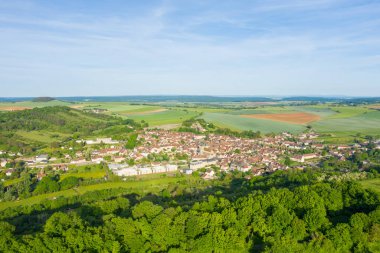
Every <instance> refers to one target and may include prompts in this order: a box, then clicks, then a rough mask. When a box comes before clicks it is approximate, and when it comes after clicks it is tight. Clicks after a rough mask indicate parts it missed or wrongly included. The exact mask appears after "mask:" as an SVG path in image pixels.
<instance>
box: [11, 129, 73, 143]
mask: <svg viewBox="0 0 380 253" xmlns="http://www.w3.org/2000/svg"><path fill="white" fill-rule="evenodd" d="M16 134H17V135H18V136H21V137H22V138H24V139H27V140H30V141H34V142H42V143H52V142H55V141H62V140H63V139H65V138H67V137H68V136H70V135H69V134H64V133H57V132H49V131H22V130H18V131H17V132H16Z"/></svg>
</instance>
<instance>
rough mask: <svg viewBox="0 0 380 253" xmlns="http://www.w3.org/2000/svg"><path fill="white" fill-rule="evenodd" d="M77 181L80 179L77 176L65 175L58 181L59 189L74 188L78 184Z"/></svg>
mask: <svg viewBox="0 0 380 253" xmlns="http://www.w3.org/2000/svg"><path fill="white" fill-rule="evenodd" d="M79 182H80V180H79V178H77V177H73V176H70V177H66V178H64V179H63V180H62V181H61V183H60V185H61V190H66V189H71V188H74V187H76V186H78V185H79Z"/></svg>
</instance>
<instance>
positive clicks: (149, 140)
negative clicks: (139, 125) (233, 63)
mask: <svg viewBox="0 0 380 253" xmlns="http://www.w3.org/2000/svg"><path fill="white" fill-rule="evenodd" d="M292 137H293V136H292V135H291V134H288V133H283V134H281V135H277V136H275V137H266V138H261V139H245V138H239V137H233V136H225V135H216V134H209V135H196V134H193V133H182V132H172V131H165V130H148V131H146V132H145V133H143V134H140V135H139V139H140V140H141V141H142V145H141V146H139V147H138V148H136V149H135V150H134V154H133V156H134V158H135V159H139V158H143V157H145V156H147V155H148V154H152V153H160V152H164V153H169V154H170V153H176V152H179V153H183V154H186V155H187V156H188V157H189V158H190V161H189V164H188V168H187V170H186V173H191V171H195V170H198V169H200V168H204V167H208V166H215V167H218V168H220V169H221V170H222V171H231V170H238V171H242V172H252V173H253V174H254V175H260V174H263V173H264V172H273V171H276V170H279V169H286V166H284V165H282V164H280V163H279V160H280V158H281V157H282V156H284V154H285V152H289V151H290V152H292V150H293V151H294V150H295V151H297V150H301V149H306V148H309V147H313V148H316V147H317V146H316V145H320V144H318V143H316V142H315V141H313V139H315V138H316V137H317V135H316V134H305V135H304V136H302V138H298V141H287V140H288V139H289V138H292ZM309 157H311V155H308V156H306V155H305V157H303V158H302V162H303V161H304V160H305V159H308V158H309ZM314 157H317V155H315V154H314Z"/></svg>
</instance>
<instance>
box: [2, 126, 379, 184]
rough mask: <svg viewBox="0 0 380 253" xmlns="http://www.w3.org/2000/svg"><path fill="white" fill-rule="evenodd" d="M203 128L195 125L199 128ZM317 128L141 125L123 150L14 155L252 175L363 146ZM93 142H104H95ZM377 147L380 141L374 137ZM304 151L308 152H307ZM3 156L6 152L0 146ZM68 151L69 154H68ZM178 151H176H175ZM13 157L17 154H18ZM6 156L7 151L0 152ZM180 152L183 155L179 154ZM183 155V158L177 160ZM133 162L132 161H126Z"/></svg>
mask: <svg viewBox="0 0 380 253" xmlns="http://www.w3.org/2000/svg"><path fill="white" fill-rule="evenodd" d="M201 130H202V129H199V132H202V131H201ZM317 137H318V135H317V134H315V133H305V134H301V135H299V136H294V135H292V134H289V133H282V134H279V135H276V136H272V137H264V138H259V139H245V138H239V137H233V136H225V135H217V134H207V135H206V134H194V133H186V132H175V131H168V130H158V129H157V130H145V131H144V132H142V133H140V134H139V136H138V141H139V145H138V146H137V147H136V148H134V149H132V150H131V149H125V148H124V146H123V143H122V142H118V141H115V140H112V139H111V138H98V139H95V140H80V141H78V142H80V143H84V144H86V147H85V148H83V149H81V151H77V152H74V153H73V151H72V148H70V147H68V148H65V149H67V150H68V151H71V152H66V154H64V158H63V159H57V158H55V157H49V156H48V155H47V154H40V155H38V156H35V157H23V156H22V155H21V154H19V155H20V156H19V155H18V154H17V156H18V158H17V159H16V161H17V160H23V161H24V162H26V164H27V166H29V167H31V168H33V167H34V168H41V169H42V168H44V167H45V166H47V165H49V166H51V167H52V168H53V170H62V171H67V170H68V167H69V165H87V164H97V163H100V162H107V163H108V165H109V168H110V169H111V170H112V171H113V173H114V174H116V175H119V176H134V175H145V174H153V173H166V172H173V171H177V170H178V169H181V170H182V171H183V172H184V173H186V174H191V173H193V172H194V171H196V170H199V169H202V168H207V167H211V168H218V169H220V170H221V171H225V172H229V171H241V172H248V173H250V174H252V175H261V174H264V173H267V172H274V171H276V170H285V169H287V168H288V167H287V166H286V165H284V163H281V162H279V161H281V160H283V159H284V158H285V157H290V160H292V161H295V162H298V163H301V165H300V167H301V168H302V163H306V162H309V161H315V160H316V159H319V158H320V157H322V156H323V155H324V156H325V155H327V156H334V157H337V158H338V159H341V160H344V159H345V157H347V156H348V155H350V154H353V153H354V152H355V150H360V149H365V144H366V143H363V144H354V145H350V146H348V145H339V146H334V145H328V146H326V145H324V144H322V143H320V142H318V141H317V139H316V138H317ZM94 144H105V145H101V147H102V148H99V146H94ZM375 145H377V146H378V147H380V141H377V142H375ZM306 151H307V152H306ZM0 152H1V154H2V155H4V154H7V153H6V152H5V151H0ZM69 153H70V154H69ZM155 154H156V155H158V156H160V155H163V154H164V155H165V156H166V157H167V159H165V160H163V161H161V162H158V161H154V159H153V160H152V159H150V155H151V156H152V155H155ZM11 155H13V156H15V155H16V154H8V158H1V160H0V166H1V167H3V168H5V167H6V165H7V164H8V162H9V161H10V160H13V159H14V158H12V156H11ZM178 155H179V156H178ZM17 156H16V157H17ZM3 157H6V156H3ZM181 157H182V158H181ZM181 159H182V160H181ZM127 161H133V164H135V165H133V166H130V165H128V164H126V162H127ZM12 171H13V169H12V168H9V166H7V176H10V175H12ZM204 175H205V177H207V178H205V179H210V178H213V177H214V176H215V175H214V174H212V172H211V170H208V171H207V172H206V173H205V174H204Z"/></svg>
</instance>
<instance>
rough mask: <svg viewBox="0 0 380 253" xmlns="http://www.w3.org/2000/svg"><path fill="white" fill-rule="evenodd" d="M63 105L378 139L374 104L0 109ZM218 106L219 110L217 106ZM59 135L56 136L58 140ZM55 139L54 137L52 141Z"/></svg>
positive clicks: (164, 121)
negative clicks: (57, 106) (198, 118)
mask: <svg viewBox="0 0 380 253" xmlns="http://www.w3.org/2000/svg"><path fill="white" fill-rule="evenodd" d="M54 105H65V106H70V107H72V108H76V109H79V110H85V109H87V110H96V109H100V110H101V113H105V114H109V115H115V116H120V117H123V118H130V119H133V120H136V121H145V122H147V123H148V124H149V126H152V127H163V128H166V126H170V128H173V127H175V126H179V124H181V123H182V122H183V121H184V120H187V119H190V118H193V117H200V118H203V119H205V120H206V121H208V122H211V123H214V124H215V125H217V126H219V127H226V128H231V129H233V130H236V131H244V130H253V131H260V132H262V133H272V132H273V133H279V132H283V131H288V132H291V133H300V132H303V131H305V130H306V129H307V127H312V128H313V129H314V130H315V131H317V132H319V133H322V134H324V135H325V136H324V138H325V139H327V140H328V141H329V140H330V141H332V142H334V141H337V142H348V141H352V140H353V138H356V137H358V136H365V135H375V136H380V111H379V110H378V109H377V105H375V106H338V105H335V104H322V105H313V106H306V105H305V106H303V105H299V106H288V105H286V106H284V105H272V104H265V105H256V107H251V108H246V109H245V108H244V103H243V104H240V105H241V106H240V107H239V106H238V105H239V104H236V106H235V107H234V108H232V107H231V105H230V104H228V106H226V107H223V105H222V104H221V105H217V104H212V105H211V104H210V107H207V105H202V106H199V107H197V106H192V107H176V106H175V105H170V106H162V105H161V104H153V103H152V104H132V103H124V102H97V103H94V102H82V103H69V102H63V101H50V102H17V103H1V104H0V111H1V110H21V109H29V108H33V107H43V106H54ZM218 106H219V107H218ZM19 134H20V135H23V136H24V137H29V138H31V139H35V138H39V139H40V140H44V141H45V142H50V141H53V140H54V139H56V138H52V136H54V133H51V134H48V135H44V136H42V135H40V134H38V133H36V134H35V135H29V136H28V133H23V132H20V133H19ZM62 137H65V136H60V138H62ZM58 139H59V138H58Z"/></svg>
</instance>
